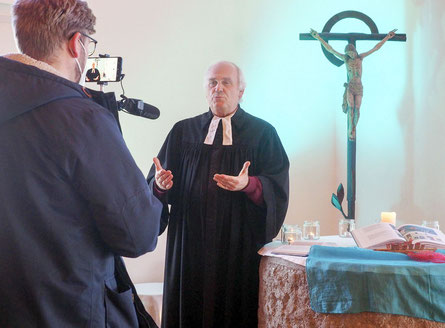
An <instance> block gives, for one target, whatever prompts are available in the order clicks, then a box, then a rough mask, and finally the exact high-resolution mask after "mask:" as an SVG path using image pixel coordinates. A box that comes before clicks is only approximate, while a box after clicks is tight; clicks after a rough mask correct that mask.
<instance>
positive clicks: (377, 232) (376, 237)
mask: <svg viewBox="0 0 445 328" xmlns="http://www.w3.org/2000/svg"><path fill="white" fill-rule="evenodd" d="M351 234H352V236H353V237H354V239H355V242H356V243H357V245H358V246H359V247H361V248H371V249H373V248H385V247H386V244H389V243H395V242H405V239H404V238H403V236H402V235H401V234H400V232H399V231H398V230H397V229H396V228H395V227H394V226H393V225H392V224H390V223H385V222H381V223H376V224H372V225H370V226H367V227H362V228H358V229H355V230H353V231H352V232H351Z"/></svg>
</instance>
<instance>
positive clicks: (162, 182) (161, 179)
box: [153, 157, 173, 190]
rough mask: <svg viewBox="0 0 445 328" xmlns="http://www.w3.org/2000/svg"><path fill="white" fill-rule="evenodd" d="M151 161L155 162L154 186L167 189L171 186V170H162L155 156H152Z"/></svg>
mask: <svg viewBox="0 0 445 328" xmlns="http://www.w3.org/2000/svg"><path fill="white" fill-rule="evenodd" d="M153 163H155V166H156V174H155V181H156V186H157V187H158V188H159V189H161V190H169V189H170V188H171V187H173V174H172V171H170V170H168V171H166V170H164V169H163V168H162V166H161V163H160V162H159V159H158V158H157V157H154V158H153Z"/></svg>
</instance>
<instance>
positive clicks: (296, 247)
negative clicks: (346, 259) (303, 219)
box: [272, 240, 337, 256]
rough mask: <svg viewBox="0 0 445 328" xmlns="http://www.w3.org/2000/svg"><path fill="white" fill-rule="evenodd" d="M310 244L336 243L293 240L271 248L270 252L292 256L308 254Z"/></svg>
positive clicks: (332, 244)
mask: <svg viewBox="0 0 445 328" xmlns="http://www.w3.org/2000/svg"><path fill="white" fill-rule="evenodd" d="M312 245H322V246H337V244H336V243H333V242H329V241H314V240H305V241H303V240H302V241H294V242H292V244H291V245H282V246H278V247H277V248H275V249H273V250H272V254H279V255H293V256H308V254H309V251H310V250H311V246H312Z"/></svg>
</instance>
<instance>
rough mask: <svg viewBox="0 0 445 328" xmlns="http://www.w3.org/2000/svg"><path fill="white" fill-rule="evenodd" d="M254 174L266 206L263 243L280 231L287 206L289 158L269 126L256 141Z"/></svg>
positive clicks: (273, 129)
mask: <svg viewBox="0 0 445 328" xmlns="http://www.w3.org/2000/svg"><path fill="white" fill-rule="evenodd" d="M258 161H259V163H256V164H257V167H256V174H255V175H257V176H258V178H259V179H260V181H261V184H262V186H263V197H264V202H265V204H266V222H265V223H266V224H265V239H266V240H265V242H269V241H271V240H272V239H273V238H274V237H275V236H276V235H277V234H278V232H279V231H280V228H281V225H282V224H283V222H284V218H285V216H286V212H287V207H288V203H289V159H288V157H287V155H286V152H285V150H284V148H283V145H282V144H281V141H280V138H279V137H278V134H277V132H276V130H275V128H273V127H272V126H271V125H270V126H269V128H268V129H266V131H265V133H264V134H263V135H262V137H261V140H260V150H259V158H258Z"/></svg>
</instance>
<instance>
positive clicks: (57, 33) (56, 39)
mask: <svg viewBox="0 0 445 328" xmlns="http://www.w3.org/2000/svg"><path fill="white" fill-rule="evenodd" d="M12 13H13V25H14V30H15V36H16V40H17V45H18V47H19V49H20V51H21V52H22V53H24V54H26V55H28V56H30V57H32V58H34V59H37V60H47V59H49V58H50V57H51V56H52V55H53V53H54V51H55V50H56V49H58V48H59V47H60V46H61V44H62V43H63V42H65V41H67V40H69V39H70V38H71V37H72V36H73V35H74V33H76V32H82V33H86V34H93V33H95V32H96V31H95V30H94V25H95V24H96V17H95V16H94V14H93V12H92V11H91V9H90V8H89V7H88V4H87V3H86V2H85V1H82V0H16V1H15V3H14V5H13V7H12Z"/></svg>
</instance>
